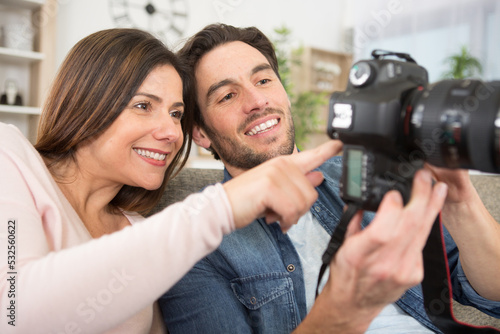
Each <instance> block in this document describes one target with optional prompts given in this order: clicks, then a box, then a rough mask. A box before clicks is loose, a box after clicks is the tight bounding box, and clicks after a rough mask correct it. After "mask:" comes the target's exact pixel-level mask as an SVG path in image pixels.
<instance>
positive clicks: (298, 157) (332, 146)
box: [290, 140, 342, 174]
mask: <svg viewBox="0 0 500 334" xmlns="http://www.w3.org/2000/svg"><path fill="white" fill-rule="evenodd" d="M341 150H342V142H341V141H340V140H329V141H327V142H326V143H323V144H321V145H319V146H317V147H315V148H313V149H310V150H307V151H302V152H299V154H292V155H291V156H290V159H292V162H293V163H294V164H295V165H296V166H297V167H298V168H299V170H300V171H301V172H302V173H304V174H305V173H307V172H310V171H311V170H313V169H315V168H318V167H319V166H321V165H322V164H323V162H325V161H326V160H328V159H330V158H331V157H333V156H335V155H337V154H338V153H339V152H340V151H341Z"/></svg>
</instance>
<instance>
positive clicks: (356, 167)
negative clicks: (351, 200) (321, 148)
mask: <svg viewBox="0 0 500 334" xmlns="http://www.w3.org/2000/svg"><path fill="white" fill-rule="evenodd" d="M362 159H363V151H362V150H356V149H350V150H349V151H348V154H347V195H349V196H351V197H355V198H360V197H361V181H362V180H361V179H362V177H361V166H362Z"/></svg>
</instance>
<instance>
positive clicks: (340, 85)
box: [292, 47, 352, 93]
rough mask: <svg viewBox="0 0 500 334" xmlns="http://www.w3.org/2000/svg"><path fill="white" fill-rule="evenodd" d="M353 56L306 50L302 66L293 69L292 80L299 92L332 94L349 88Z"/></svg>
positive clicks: (302, 57) (314, 49)
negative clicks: (348, 80) (348, 82)
mask: <svg viewBox="0 0 500 334" xmlns="http://www.w3.org/2000/svg"><path fill="white" fill-rule="evenodd" d="M351 63H352V55H351V54H349V53H341V52H333V51H327V50H322V49H318V48H312V47H307V48H304V52H303V53H302V56H301V59H300V66H295V67H293V68H292V80H293V84H294V87H295V89H297V91H298V92H303V91H311V92H317V93H320V92H324V93H332V92H334V91H338V90H344V89H345V88H346V86H347V79H348V76H349V70H350V68H351Z"/></svg>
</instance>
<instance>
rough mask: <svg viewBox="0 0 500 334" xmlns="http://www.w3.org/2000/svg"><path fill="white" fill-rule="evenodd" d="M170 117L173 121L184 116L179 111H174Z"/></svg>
mask: <svg viewBox="0 0 500 334" xmlns="http://www.w3.org/2000/svg"><path fill="white" fill-rule="evenodd" d="M170 116H172V117H173V118H175V119H178V120H181V119H182V116H184V112H182V111H180V110H174V111H171V112H170Z"/></svg>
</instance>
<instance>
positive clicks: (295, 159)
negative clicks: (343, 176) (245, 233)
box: [224, 140, 342, 231]
mask: <svg viewBox="0 0 500 334" xmlns="http://www.w3.org/2000/svg"><path fill="white" fill-rule="evenodd" d="M341 148H342V143H341V142H340V141H334V140H331V141H328V142H327V143H324V144H323V145H320V146H318V147H316V148H314V149H312V150H308V151H303V152H300V153H296V154H291V155H286V156H280V157H276V158H273V159H271V160H269V161H266V162H265V163H263V164H261V165H259V166H257V167H255V168H252V169H250V170H248V171H246V172H245V173H243V174H241V175H239V176H238V177H235V178H234V179H232V180H230V181H228V182H226V183H225V184H224V189H225V190H226V193H227V196H228V198H229V202H230V203H231V207H232V209H233V215H234V222H235V225H236V228H241V227H244V226H246V225H248V224H249V223H251V222H252V221H253V220H254V219H256V218H259V217H265V218H266V221H267V222H269V223H270V222H274V221H279V222H280V224H281V228H282V230H283V231H287V230H288V229H289V228H290V227H291V226H292V225H293V224H295V223H297V221H298V220H299V218H300V217H301V216H302V215H303V214H305V213H306V212H307V211H308V210H309V208H310V207H311V206H312V205H313V203H314V202H315V201H316V199H317V197H318V193H317V192H316V189H315V187H316V186H318V185H320V184H321V182H323V175H322V174H321V173H320V172H317V171H315V172H311V171H312V170H313V169H315V168H317V167H319V166H320V165H321V164H323V162H325V161H326V160H328V159H329V158H331V157H333V156H334V155H336V154H338V153H339V152H340V150H341Z"/></svg>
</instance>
